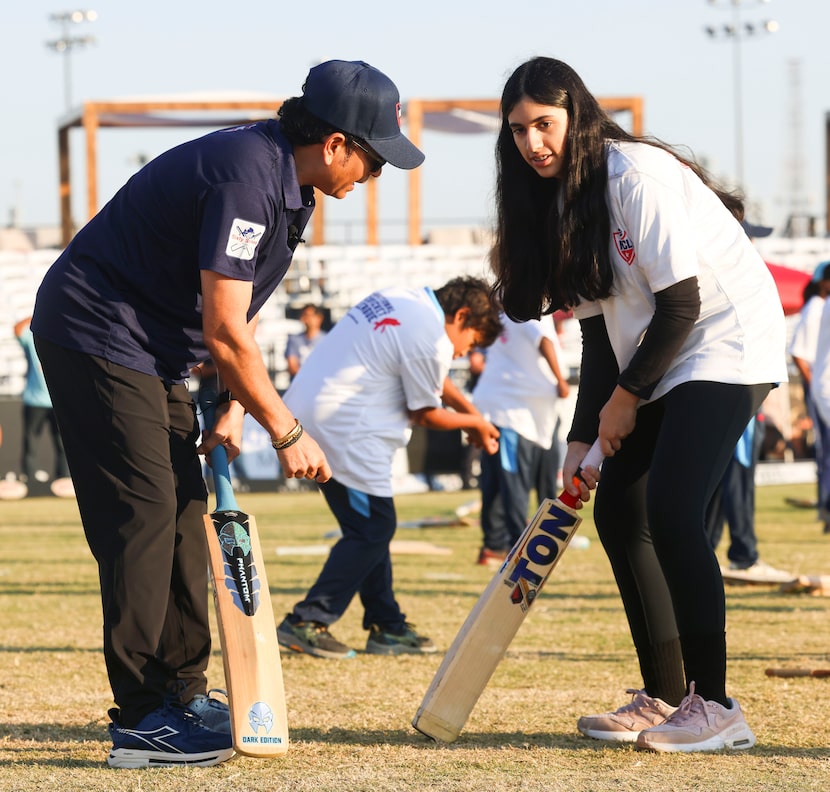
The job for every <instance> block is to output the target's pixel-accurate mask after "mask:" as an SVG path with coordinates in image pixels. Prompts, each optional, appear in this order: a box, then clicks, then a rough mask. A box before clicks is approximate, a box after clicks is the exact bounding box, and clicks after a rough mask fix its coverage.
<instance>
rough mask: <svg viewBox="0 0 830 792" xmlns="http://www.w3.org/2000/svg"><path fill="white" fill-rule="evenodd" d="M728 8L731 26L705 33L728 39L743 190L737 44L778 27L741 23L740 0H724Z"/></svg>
mask: <svg viewBox="0 0 830 792" xmlns="http://www.w3.org/2000/svg"><path fill="white" fill-rule="evenodd" d="M726 1H727V2H729V3H730V4H731V5H732V23H731V24H729V25H724V26H723V27H721V28H716V27H713V26H711V25H710V26H707V27H706V28H705V30H706V33H707V34H708V35H709V36H711V37H712V38H717V37H719V36H726V37H727V38H730V39H732V86H733V88H732V90H733V94H734V97H733V104H734V110H735V177H736V182H737V186H738V187H739V188H741V189H745V185H744V108H743V69H742V62H741V44H742V42H743V40H744V39H745V38H749V37H751V36H754V35H755V34H756V33H762V32H763V33H775V32H776V31H777V30H778V23H777V22H775V21H774V20H767V21H765V22H763V23H762V24H761V25H760V26H758V25H755V24H752V23H747V24H742V23H741V6H742V5H744V4H745V3H744V2H743V0H726ZM769 2H770V0H754V4H755V5H765V4H766V3H769ZM709 4H710V5H721V4H722V3H721V0H709Z"/></svg>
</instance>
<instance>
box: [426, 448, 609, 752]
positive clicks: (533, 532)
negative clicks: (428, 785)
mask: <svg viewBox="0 0 830 792" xmlns="http://www.w3.org/2000/svg"><path fill="white" fill-rule="evenodd" d="M601 461H602V454H601V452H600V451H599V446H598V445H596V444H595V446H594V448H592V449H591V451H590V452H589V455H588V456H587V457H586V458H585V462H584V464H585V465H592V466H595V467H599V465H600V464H601ZM563 498H565V495H564V494H563V495H562V496H560V497H559V498H557V499H556V500H551V499H546V500H544V501H543V502H542V503H541V505H540V506H539V509H538V511H537V512H536V514H535V515H534V517H533V519H532V520H531V521H530V523H529V524H528V526H527V528H525V530H524V533H523V534H522V535H521V537H520V538H519V540H518V541H517V542H516V544H515V545H514V546H513V548H512V550H511V551H510V553H509V554H508V556H507V558H506V560H505V561H504V563H503V564H502V566H501V568H500V569H499V571H498V572H497V573H496V574H495V576H494V577H493V579H492V580H491V581H490V583H489V584H488V586H487V588H486V589H485V590H484V592H483V593H482V595H481V596H480V597H479V599H478V601H477V602H476V604H475V605H474V606H473V609H472V610H471V611H470V614H469V615H468V616H467V618H466V620H465V621H464V624H463V625H462V626H461V629H460V630H459V632H458V635H456V637H455V640H454V641H453V643H452V645H451V646H450V648H449V649H448V650H447V653H446V655H444V659H443V660H442V662H441V665H440V666H439V668H438V671H437V672H436V673H435V676H434V678H433V680H432V683H431V684H430V686H429V688H428V689H427V692H426V694H425V695H424V699H423V701H422V702H421V706H420V707H419V708H418V711H417V712H416V713H415V717H414V718H413V720H412V725H413V726H414V727H415V728H416V729H417V730H418V731H419V732H421V733H422V734H425V735H427V736H428V737H431V738H433V739H434V740H440V741H442V742H453V741H454V740H455V739H456V738H457V737H458V735H459V734H460V733H461V730H462V729H463V728H464V724H465V723H466V722H467V718H468V717H469V715H470V713H471V712H472V710H473V707H474V706H475V704H476V702H477V701H478V699H479V697H480V696H481V694H482V692H483V691H484V688H485V687H486V686H487V683H488V682H489V681H490V677H491V676H492V675H493V672H494V671H495V670H496V668H497V666H498V664H499V663H500V662H501V660H502V658H503V657H504V655H505V653H506V652H507V648H508V647H509V646H510V643H511V641H512V640H513V638H514V637H515V635H516V633H517V632H518V630H519V627H520V626H521V624H522V622H523V621H524V619H525V617H526V616H527V612H528V611H529V609H530V608H531V606H532V605H533V603H534V602H535V601H536V599H537V597H538V595H539V592H540V591H541V589H542V587H543V586H544V584H545V581H546V580H547V579H548V577H549V576H550V573H551V572H552V571H553V569H554V567H555V566H556V564H557V563H558V561H559V559H560V558H561V556H562V553H563V552H564V551H565V548H566V547H567V546H568V543H569V542H570V541H571V539H572V538H573V536H574V534H575V533H576V530H577V528H578V527H579V525H580V523H581V522H582V518H581V517H580V516H579V514H578V512H577V511H576V510H575V509H574V508H572V507H573V505H574V504H573V503H570V504H569V503H566V502H565V501H563ZM566 500H567V498H566Z"/></svg>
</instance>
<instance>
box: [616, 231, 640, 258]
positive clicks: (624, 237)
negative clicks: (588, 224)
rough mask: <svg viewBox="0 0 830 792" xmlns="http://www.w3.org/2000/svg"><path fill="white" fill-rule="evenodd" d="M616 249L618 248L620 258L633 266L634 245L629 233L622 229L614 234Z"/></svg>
mask: <svg viewBox="0 0 830 792" xmlns="http://www.w3.org/2000/svg"><path fill="white" fill-rule="evenodd" d="M614 247H616V248H617V253H619V254H620V258H622V260H623V261H624V262H625V263H626V264H628V265H629V266H631V264H632V263H633V262H634V256H635V253H634V243H633V242H632V241H631V240H630V239H629V237H628V232H627V231H623V229H622V228H618V229H617V230H616V231H615V232H614Z"/></svg>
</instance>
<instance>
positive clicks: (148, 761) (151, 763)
mask: <svg viewBox="0 0 830 792" xmlns="http://www.w3.org/2000/svg"><path fill="white" fill-rule="evenodd" d="M233 755H234V751H233V748H225V749H223V750H221V751H207V752H206V753H196V754H175V753H163V752H161V751H141V750H138V749H135V748H113V749H112V750H111V751H110V755H109V756H108V757H107V764H108V765H109V766H110V767H118V768H122V769H131V770H136V769H140V768H142V767H182V766H184V765H191V766H193V767H213V765H218V764H221V763H222V762H227V761H228V759H231V758H233Z"/></svg>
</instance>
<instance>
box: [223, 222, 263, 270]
mask: <svg viewBox="0 0 830 792" xmlns="http://www.w3.org/2000/svg"><path fill="white" fill-rule="evenodd" d="M263 233H265V226H264V225H259V223H252V222H251V221H250V220H242V219H240V218H239V217H235V218H234V220H233V223H231V232H230V234H229V235H228V246H227V247H226V248H225V255H228V256H233V257H234V258H238V259H242V260H243V261H250V260H251V259H252V258H253V257H254V251H255V250H256V246H257V244H259V240H260V239H262V235H263Z"/></svg>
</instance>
